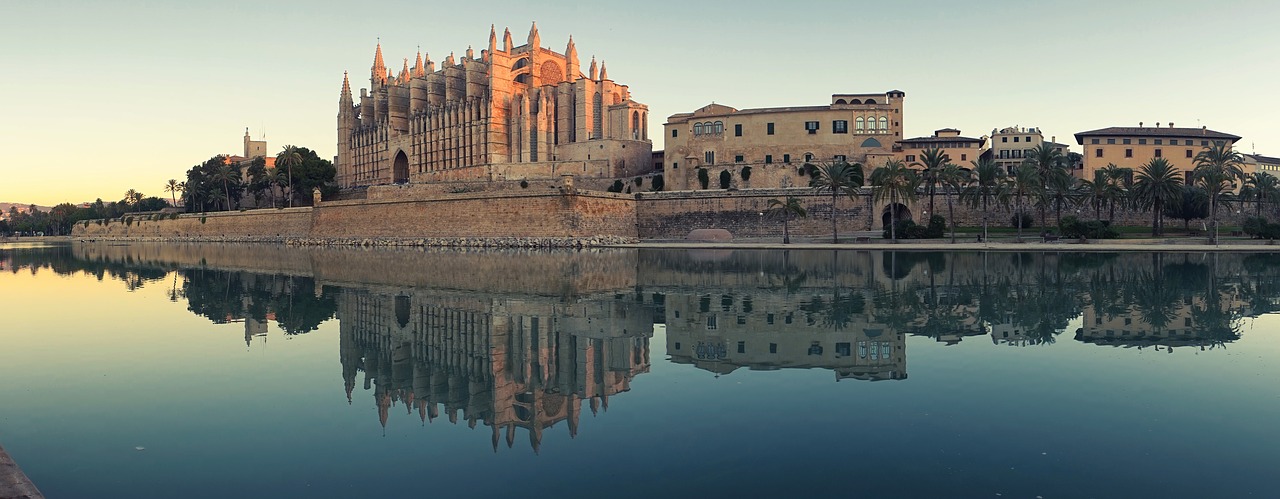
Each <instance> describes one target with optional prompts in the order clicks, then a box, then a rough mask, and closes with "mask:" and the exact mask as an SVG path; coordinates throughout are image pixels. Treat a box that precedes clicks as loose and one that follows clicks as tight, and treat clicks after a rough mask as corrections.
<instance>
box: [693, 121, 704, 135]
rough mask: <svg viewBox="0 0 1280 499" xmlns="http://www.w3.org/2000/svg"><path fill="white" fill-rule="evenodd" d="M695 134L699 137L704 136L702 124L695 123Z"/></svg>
mask: <svg viewBox="0 0 1280 499" xmlns="http://www.w3.org/2000/svg"><path fill="white" fill-rule="evenodd" d="M693 134H694V135H695V136H697V135H702V123H694V124H693Z"/></svg>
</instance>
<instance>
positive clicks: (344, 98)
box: [244, 71, 352, 135]
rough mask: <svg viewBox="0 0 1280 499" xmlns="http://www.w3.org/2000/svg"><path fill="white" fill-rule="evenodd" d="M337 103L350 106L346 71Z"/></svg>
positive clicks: (348, 82) (246, 130) (349, 88)
mask: <svg viewBox="0 0 1280 499" xmlns="http://www.w3.org/2000/svg"><path fill="white" fill-rule="evenodd" d="M338 102H341V103H343V104H346V105H348V106H350V105H351V104H352V101H351V80H350V79H348V78H347V72H346V71H343V72H342V97H340V98H339V99H338ZM244 133H245V135H248V134H249V129H247V128H246V129H245V131H244Z"/></svg>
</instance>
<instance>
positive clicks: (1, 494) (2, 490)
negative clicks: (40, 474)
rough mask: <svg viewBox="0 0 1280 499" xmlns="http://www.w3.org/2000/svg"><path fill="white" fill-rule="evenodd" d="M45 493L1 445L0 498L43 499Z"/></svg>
mask: <svg viewBox="0 0 1280 499" xmlns="http://www.w3.org/2000/svg"><path fill="white" fill-rule="evenodd" d="M43 498H44V495H43V494H41V493H40V490H39V489H36V485H35V484H34V483H31V479H29V478H27V475H26V474H25V473H23V472H22V468H19V467H18V463H15V462H13V458H11V457H9V453H8V452H5V450H4V447H3V446H0V499H43Z"/></svg>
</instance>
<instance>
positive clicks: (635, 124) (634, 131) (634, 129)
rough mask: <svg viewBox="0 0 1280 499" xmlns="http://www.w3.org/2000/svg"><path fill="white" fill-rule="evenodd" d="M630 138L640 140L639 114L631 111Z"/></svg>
mask: <svg viewBox="0 0 1280 499" xmlns="http://www.w3.org/2000/svg"><path fill="white" fill-rule="evenodd" d="M631 138H632V140H640V112H638V111H631Z"/></svg>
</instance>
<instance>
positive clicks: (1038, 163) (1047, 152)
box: [1023, 143, 1071, 227]
mask: <svg viewBox="0 0 1280 499" xmlns="http://www.w3.org/2000/svg"><path fill="white" fill-rule="evenodd" d="M1065 159H1066V157H1065V156H1063V155H1062V151H1060V150H1058V148H1056V147H1053V146H1051V145H1049V144H1047V143H1041V144H1040V145H1038V146H1036V147H1035V148H1033V149H1031V150H1030V151H1027V159H1026V160H1024V161H1023V164H1026V165H1031V166H1033V167H1035V169H1036V173H1039V175H1040V178H1041V179H1044V181H1045V182H1046V183H1047V182H1049V181H1051V180H1052V179H1053V178H1054V174H1053V171H1054V170H1062V171H1063V173H1065V174H1067V175H1071V172H1069V171H1066V168H1063V162H1064V160H1065ZM1037 192H1040V193H1045V192H1047V190H1046V189H1040V190H1038V191H1037ZM1046 201H1047V200H1045V199H1041V202H1040V203H1039V205H1040V226H1041V227H1045V226H1047V225H1048V219H1047V215H1046V209H1047V208H1048V207H1049V206H1048V204H1049V203H1048V202H1046Z"/></svg>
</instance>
